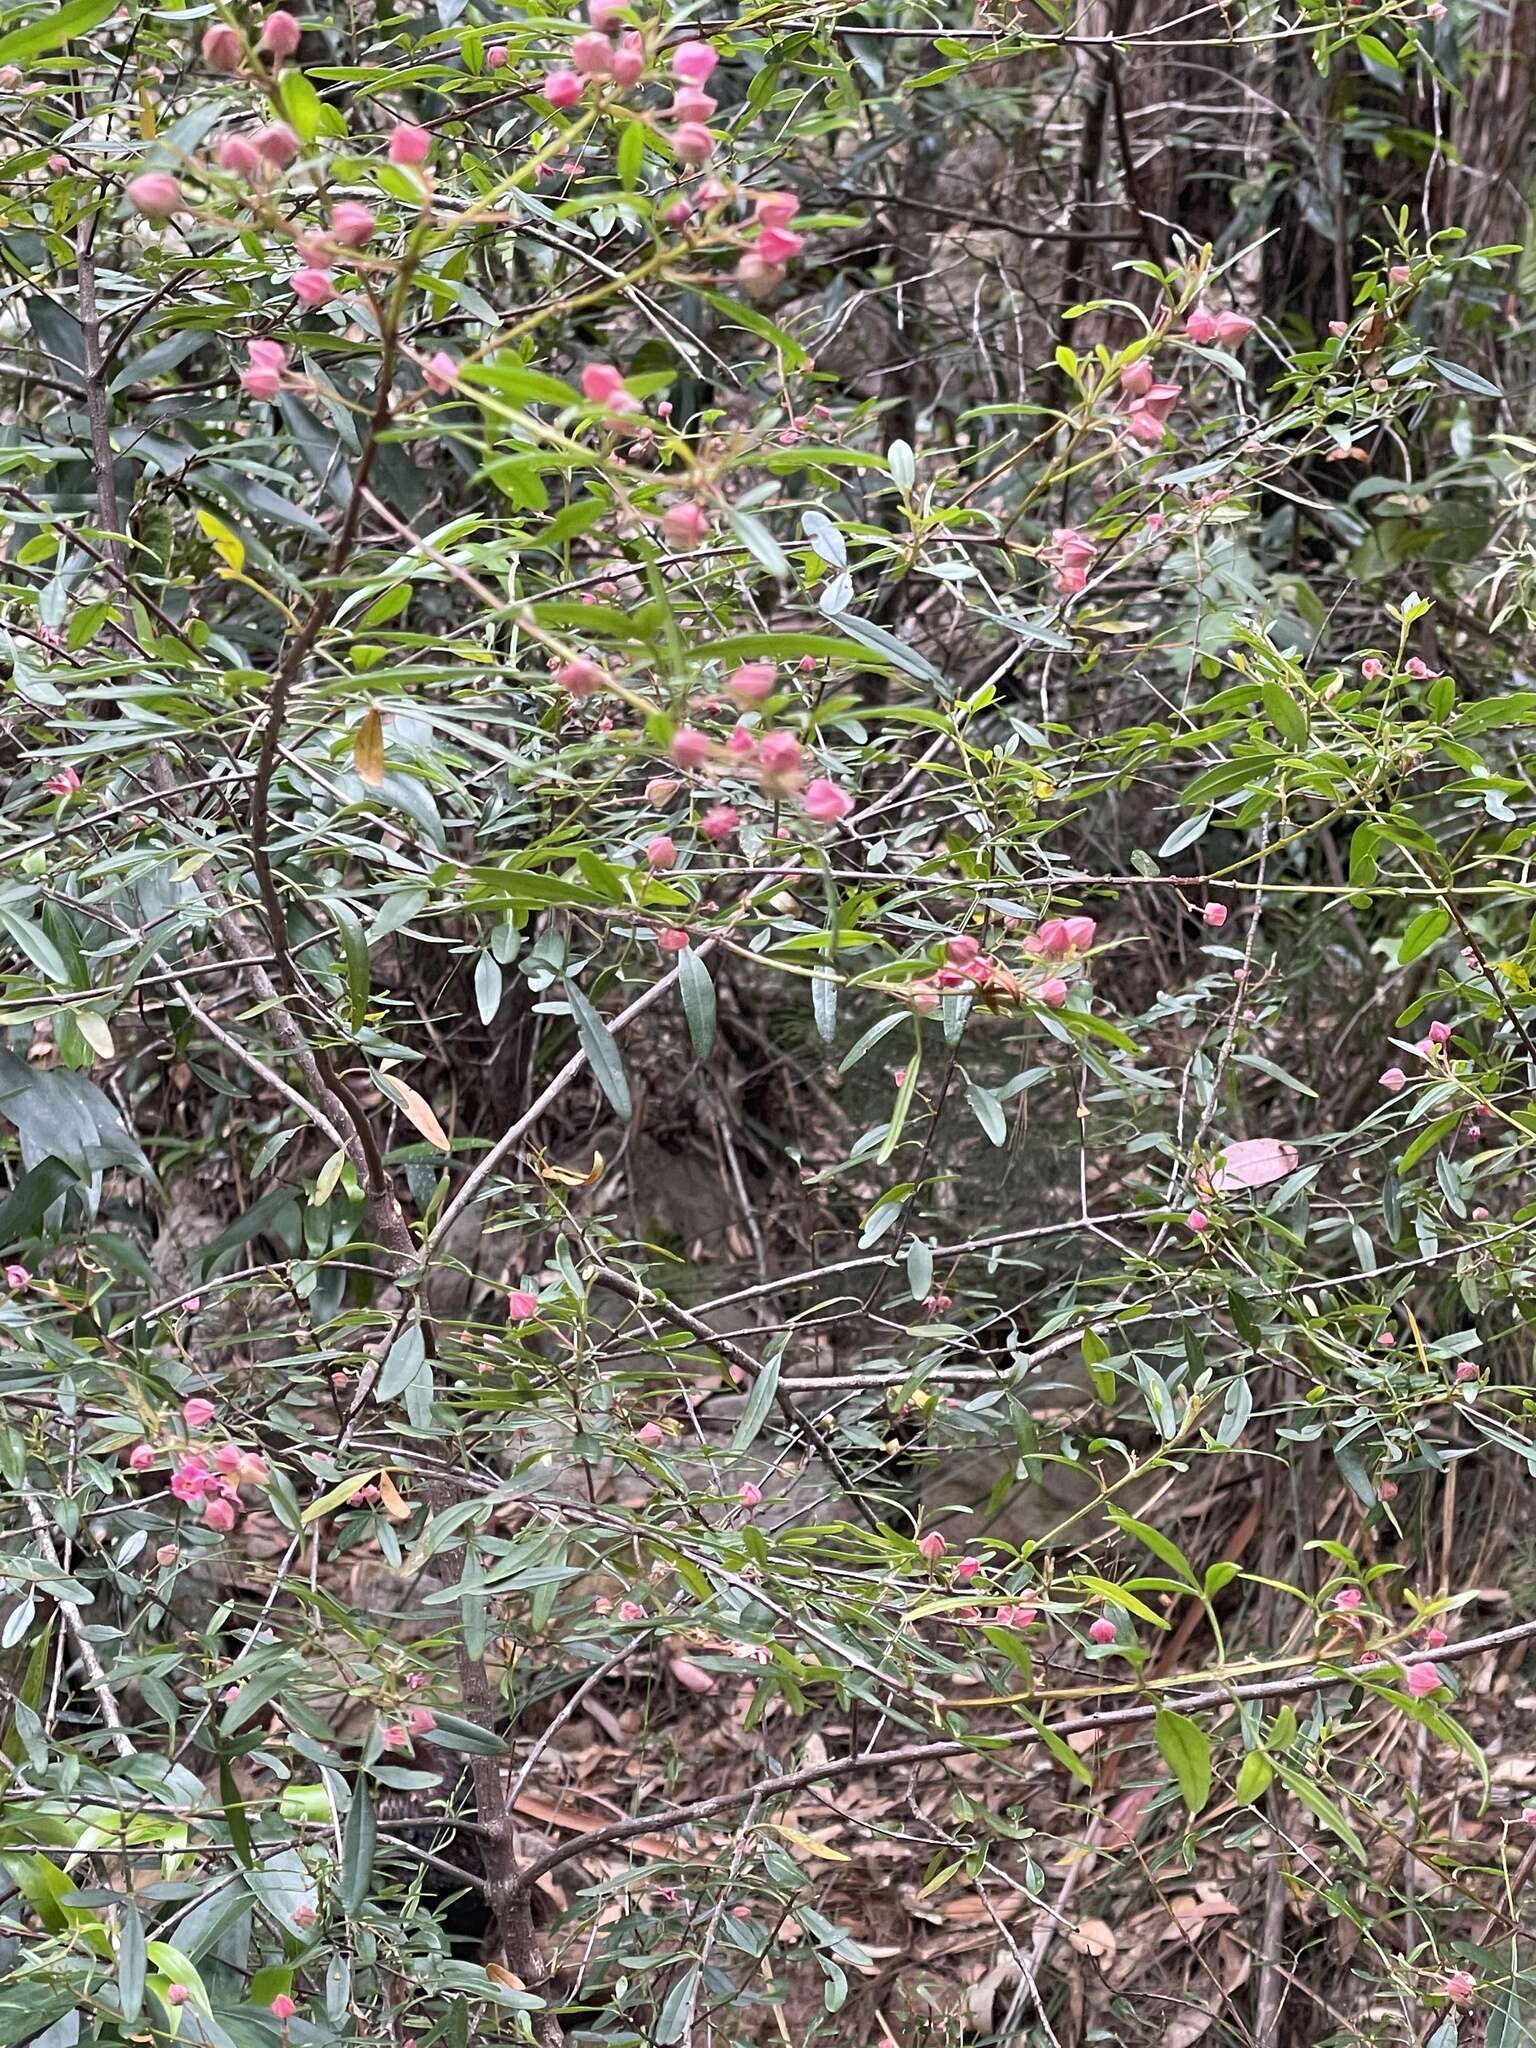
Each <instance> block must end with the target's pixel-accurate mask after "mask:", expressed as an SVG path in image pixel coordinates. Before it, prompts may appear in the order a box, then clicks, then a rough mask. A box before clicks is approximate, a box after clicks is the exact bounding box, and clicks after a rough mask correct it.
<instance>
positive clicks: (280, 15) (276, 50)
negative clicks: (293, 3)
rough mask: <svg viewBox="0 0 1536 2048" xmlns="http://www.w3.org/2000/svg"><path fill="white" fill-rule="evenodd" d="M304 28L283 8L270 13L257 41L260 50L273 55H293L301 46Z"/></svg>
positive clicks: (262, 25)
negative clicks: (300, 41) (300, 39)
mask: <svg viewBox="0 0 1536 2048" xmlns="http://www.w3.org/2000/svg"><path fill="white" fill-rule="evenodd" d="M302 34H303V30H302V29H301V28H300V27H299V24H298V23H297V22H296V21H295V20H294V18H293V16H292V15H291V14H289V13H287V12H286V11H285V10H284V9H283V8H281V7H280V8H278V10H277V12H276V13H275V14H269V15H268V16H267V18H266V20H265V21H264V22H263V23H262V24H261V35H260V37H259V39H258V41H257V44H256V47H257V49H258V50H265V51H266V52H267V54H268V55H269V56H272V57H291V56H292V55H293V53H294V51H295V50H296V49H297V48H298V47H299V37H300V36H301V35H302Z"/></svg>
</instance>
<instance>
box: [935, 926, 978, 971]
mask: <svg viewBox="0 0 1536 2048" xmlns="http://www.w3.org/2000/svg"><path fill="white" fill-rule="evenodd" d="M980 951H981V945H980V942H979V941H978V940H976V939H973V938H970V937H968V936H967V935H965V934H963V933H962V935H961V936H960V937H959V938H957V939H950V940H949V941H948V943H947V944H946V946H945V948H944V958H945V959H946V960H947V961H948V962H949V964H950V966H951V967H969V966H970V964H971V962H972V961H973V960H974V959H975V958H976V956H977V955H978V954H979V953H980Z"/></svg>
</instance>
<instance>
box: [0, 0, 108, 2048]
mask: <svg viewBox="0 0 1536 2048" xmlns="http://www.w3.org/2000/svg"><path fill="white" fill-rule="evenodd" d="M115 5H116V0H68V4H67V5H65V6H63V7H54V8H51V9H50V10H49V11H48V12H47V13H45V14H44V15H43V16H42V17H41V18H40V19H39V20H37V21H34V22H29V23H28V25H27V26H26V27H25V28H13V29H12V30H11V32H10V34H9V35H8V36H0V64H24V63H25V62H26V60H27V58H28V57H38V56H41V55H42V53H43V52H44V51H45V50H56V49H58V47H59V46H60V44H61V43H67V42H69V41H70V40H71V39H72V38H73V37H75V36H82V35H84V34H85V33H86V32H87V31H88V30H89V29H93V28H95V27H96V25H97V23H98V22H103V21H105V20H106V18H107V16H108V15H109V14H111V13H112V12H113V10H114V7H115ZM39 2031H41V2029H39Z"/></svg>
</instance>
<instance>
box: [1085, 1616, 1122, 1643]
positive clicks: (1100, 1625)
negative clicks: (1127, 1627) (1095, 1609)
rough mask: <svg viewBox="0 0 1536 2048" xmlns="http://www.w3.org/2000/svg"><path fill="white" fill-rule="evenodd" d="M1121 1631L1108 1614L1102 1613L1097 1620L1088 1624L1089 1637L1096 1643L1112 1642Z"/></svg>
mask: <svg viewBox="0 0 1536 2048" xmlns="http://www.w3.org/2000/svg"><path fill="white" fill-rule="evenodd" d="M1119 1633H1120V1631H1119V1630H1118V1629H1117V1628H1116V1627H1115V1624H1114V1623H1113V1622H1112V1621H1111V1620H1110V1619H1109V1616H1108V1615H1107V1614H1101V1615H1100V1616H1099V1618H1098V1620H1097V1621H1094V1622H1090V1623H1089V1625H1088V1634H1089V1637H1090V1639H1091V1640H1092V1641H1093V1642H1096V1643H1112V1642H1113V1641H1114V1640H1115V1638H1116V1637H1117V1636H1118V1635H1119Z"/></svg>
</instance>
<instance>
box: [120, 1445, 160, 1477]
mask: <svg viewBox="0 0 1536 2048" xmlns="http://www.w3.org/2000/svg"><path fill="white" fill-rule="evenodd" d="M158 1456H159V1453H158V1452H157V1451H156V1449H155V1447H154V1445H153V1444H135V1445H134V1447H133V1449H132V1450H131V1451H130V1452H129V1453H128V1469H129V1471H130V1472H147V1471H148V1470H149V1468H150V1466H151V1465H153V1464H154V1462H155V1459H156V1458H157V1457H158Z"/></svg>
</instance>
